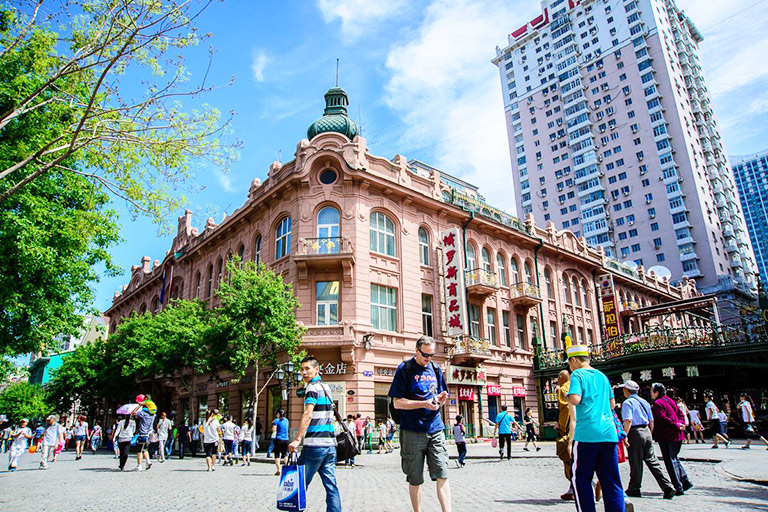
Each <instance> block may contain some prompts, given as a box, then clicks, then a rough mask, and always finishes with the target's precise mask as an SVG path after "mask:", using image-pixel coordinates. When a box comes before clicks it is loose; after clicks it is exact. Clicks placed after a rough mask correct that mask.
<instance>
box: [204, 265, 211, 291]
mask: <svg viewBox="0 0 768 512" xmlns="http://www.w3.org/2000/svg"><path fill="white" fill-rule="evenodd" d="M212 291H213V264H212V263H209V264H208V282H207V283H206V285H205V297H206V298H208V297H210V296H211V292H212Z"/></svg>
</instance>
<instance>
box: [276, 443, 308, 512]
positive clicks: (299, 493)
mask: <svg viewBox="0 0 768 512" xmlns="http://www.w3.org/2000/svg"><path fill="white" fill-rule="evenodd" d="M306 508H307V486H306V480H305V470H304V466H300V465H299V463H298V457H297V455H296V452H293V453H291V454H290V455H289V456H288V464H286V465H284V466H283V467H282V468H280V485H279V486H278V488H277V510H297V511H302V510H306Z"/></svg>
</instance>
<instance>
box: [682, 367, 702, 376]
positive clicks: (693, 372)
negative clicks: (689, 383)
mask: <svg viewBox="0 0 768 512" xmlns="http://www.w3.org/2000/svg"><path fill="white" fill-rule="evenodd" d="M685 374H686V375H687V376H688V377H698V376H699V367H698V366H686V367H685Z"/></svg>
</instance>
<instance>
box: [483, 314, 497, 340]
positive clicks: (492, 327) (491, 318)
mask: <svg viewBox="0 0 768 512" xmlns="http://www.w3.org/2000/svg"><path fill="white" fill-rule="evenodd" d="M485 317H486V330H487V331H488V339H489V340H490V342H491V344H492V345H495V344H496V310H495V309H493V308H488V309H487V310H486V312H485Z"/></svg>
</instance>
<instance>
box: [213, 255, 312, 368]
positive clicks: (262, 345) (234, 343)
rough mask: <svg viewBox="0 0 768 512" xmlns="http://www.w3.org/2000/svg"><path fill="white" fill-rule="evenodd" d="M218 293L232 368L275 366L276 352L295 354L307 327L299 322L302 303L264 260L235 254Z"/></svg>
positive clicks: (228, 263) (228, 265) (229, 262)
mask: <svg viewBox="0 0 768 512" xmlns="http://www.w3.org/2000/svg"><path fill="white" fill-rule="evenodd" d="M216 295H217V296H218V297H219V299H220V300H221V314H222V315H223V317H224V318H225V319H226V320H227V322H226V324H227V326H228V328H229V339H230V343H229V345H228V347H227V351H228V353H229V360H230V369H231V370H232V371H233V372H235V374H237V375H243V374H244V373H245V371H246V369H247V368H248V367H249V366H251V365H265V364H266V365H268V366H272V367H275V366H276V364H277V355H278V354H279V353H281V352H286V353H287V354H288V355H289V356H292V355H293V354H294V353H295V352H296V351H297V350H298V349H299V345H300V344H301V339H302V337H303V336H304V332H305V329H304V327H302V326H300V325H298V324H297V323H296V315H295V312H296V310H297V309H298V308H299V307H301V304H299V301H298V300H297V299H296V296H295V295H294V294H293V289H292V287H291V285H290V284H287V283H284V282H283V278H282V276H280V275H277V274H275V273H274V272H271V271H267V270H266V269H265V268H264V266H263V264H261V265H260V266H259V267H258V268H257V267H256V266H255V263H254V262H252V261H248V262H245V264H244V265H242V264H241V262H240V260H239V257H237V256H235V257H233V258H232V259H230V260H229V261H228V262H227V279H226V280H225V281H222V283H221V284H220V285H219V289H218V290H217V291H216Z"/></svg>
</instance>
